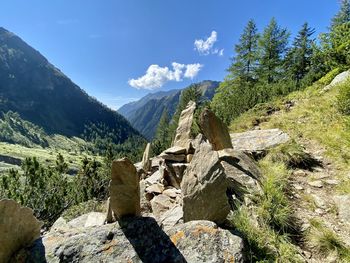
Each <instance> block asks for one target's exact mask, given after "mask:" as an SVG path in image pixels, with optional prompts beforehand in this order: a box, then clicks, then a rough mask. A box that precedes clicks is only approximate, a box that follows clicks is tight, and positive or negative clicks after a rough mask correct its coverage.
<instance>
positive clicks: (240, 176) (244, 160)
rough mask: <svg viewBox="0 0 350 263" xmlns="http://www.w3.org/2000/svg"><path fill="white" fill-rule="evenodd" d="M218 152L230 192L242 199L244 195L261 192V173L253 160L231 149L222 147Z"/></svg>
mask: <svg viewBox="0 0 350 263" xmlns="http://www.w3.org/2000/svg"><path fill="white" fill-rule="evenodd" d="M218 154H219V159H220V161H221V165H222V167H223V168H224V171H225V174H226V176H227V178H228V180H229V185H230V192H231V194H234V195H235V197H236V198H238V199H240V200H242V201H243V200H244V197H245V196H248V195H252V194H254V193H261V192H262V189H261V187H260V179H261V178H260V177H261V173H260V170H259V167H258V166H257V164H256V163H255V162H254V160H252V159H251V158H250V157H249V156H248V155H246V154H245V153H243V152H239V151H235V150H233V149H224V150H221V151H219V152H218Z"/></svg>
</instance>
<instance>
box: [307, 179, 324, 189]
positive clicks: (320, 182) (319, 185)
mask: <svg viewBox="0 0 350 263" xmlns="http://www.w3.org/2000/svg"><path fill="white" fill-rule="evenodd" d="M308 184H309V185H310V186H312V187H316V188H322V187H323V183H322V181H320V180H317V181H311V182H308Z"/></svg>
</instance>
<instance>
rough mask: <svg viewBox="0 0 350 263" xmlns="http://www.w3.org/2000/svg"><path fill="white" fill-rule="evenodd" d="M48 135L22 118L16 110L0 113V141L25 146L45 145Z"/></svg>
mask: <svg viewBox="0 0 350 263" xmlns="http://www.w3.org/2000/svg"><path fill="white" fill-rule="evenodd" d="M47 139H48V135H47V134H46V133H45V132H44V130H43V129H42V128H40V127H38V126H36V125H34V124H33V123H31V122H28V121H25V120H23V119H22V118H21V117H20V115H19V114H18V113H16V112H12V111H8V112H6V113H2V116H1V118H0V141H3V142H9V143H14V144H21V145H24V146H27V147H33V146H42V147H47V146H48V145H49V144H48V140H47Z"/></svg>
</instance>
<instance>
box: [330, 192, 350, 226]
mask: <svg viewBox="0 0 350 263" xmlns="http://www.w3.org/2000/svg"><path fill="white" fill-rule="evenodd" d="M333 200H334V203H335V205H336V206H337V209H338V215H339V219H340V220H341V221H343V222H344V223H347V224H350V195H337V196H334V198H333Z"/></svg>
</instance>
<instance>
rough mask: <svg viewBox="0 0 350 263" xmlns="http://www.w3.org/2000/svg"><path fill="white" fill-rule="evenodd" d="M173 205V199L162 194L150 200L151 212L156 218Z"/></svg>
mask: <svg viewBox="0 0 350 263" xmlns="http://www.w3.org/2000/svg"><path fill="white" fill-rule="evenodd" d="M174 205H175V204H174V201H173V200H172V199H171V198H170V197H169V196H167V195H164V194H160V195H157V196H155V197H154V198H153V199H152V200H151V206H152V213H153V214H154V216H155V217H156V218H157V219H159V218H161V216H162V214H164V213H165V212H166V211H168V210H169V209H170V208H171V207H173V206H174Z"/></svg>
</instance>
